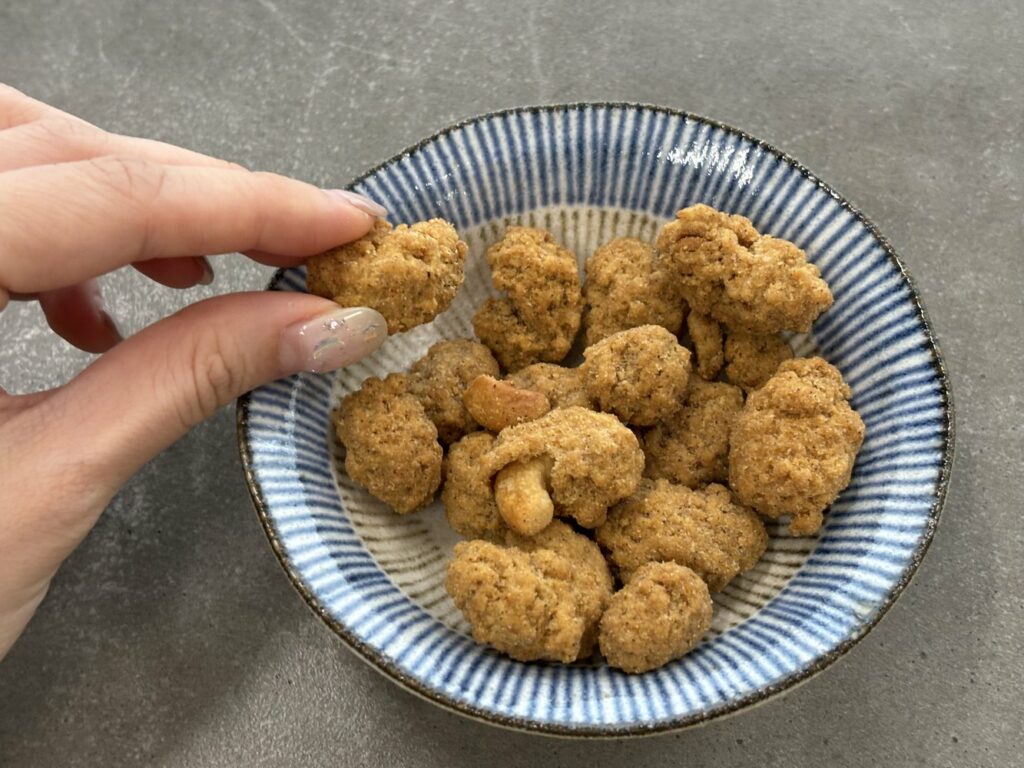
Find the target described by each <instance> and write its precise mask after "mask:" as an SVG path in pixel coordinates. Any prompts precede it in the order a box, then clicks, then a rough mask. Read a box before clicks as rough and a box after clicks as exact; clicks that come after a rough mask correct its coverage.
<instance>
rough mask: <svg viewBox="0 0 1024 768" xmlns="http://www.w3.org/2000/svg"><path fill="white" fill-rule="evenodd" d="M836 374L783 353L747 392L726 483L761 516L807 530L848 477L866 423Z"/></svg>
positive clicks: (816, 525)
mask: <svg viewBox="0 0 1024 768" xmlns="http://www.w3.org/2000/svg"><path fill="white" fill-rule="evenodd" d="M849 398H850V388H849V386H847V384H846V382H844V381H843V377H842V374H840V373H839V371H838V370H836V369H835V368H834V367H833V366H831V365H829V364H828V363H827V362H825V361H824V360H822V359H821V358H820V357H809V358H797V359H794V360H786V361H784V362H783V363H782V364H781V365H779V368H778V370H777V371H776V373H775V375H774V376H772V377H771V378H770V379H768V381H767V382H766V383H765V384H764V385H763V386H762V387H761V388H760V389H756V390H754V391H753V392H751V393H750V396H749V397H748V398H747V403H746V405H744V406H743V410H742V411H741V412H740V414H739V416H737V417H736V421H735V422H734V423H733V427H732V432H731V434H730V437H729V441H730V445H731V448H730V452H729V485H730V486H731V487H732V489H733V491H734V492H735V493H736V496H737V498H738V499H739V501H740V502H742V503H743V504H747V505H749V506H751V507H753V508H754V509H756V510H757V511H758V512H760V513H761V514H762V515H764V516H765V517H771V518H778V517H781V516H783V515H791V516H792V517H791V519H790V523H789V530H790V533H792V534H794V535H797V536H809V535H812V534H815V533H817V532H818V530H819V529H820V528H821V524H822V520H823V516H822V512H824V510H825V508H826V507H827V506H828V505H829V504H831V503H832V502H833V501H834V500H835V498H836V496H838V495H839V492H840V491H841V490H843V488H845V487H846V486H847V485H849V483H850V474H851V473H852V472H853V463H854V461H855V460H856V458H857V451H859V450H860V446H861V443H863V442H864V422H863V421H861V418H860V416H858V415H857V412H856V411H854V410H853V409H852V408H851V407H850V404H849V402H848V400H849Z"/></svg>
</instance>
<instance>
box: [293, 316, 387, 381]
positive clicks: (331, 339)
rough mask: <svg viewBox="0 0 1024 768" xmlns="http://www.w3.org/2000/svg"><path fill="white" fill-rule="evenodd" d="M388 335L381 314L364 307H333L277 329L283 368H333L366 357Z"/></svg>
mask: <svg viewBox="0 0 1024 768" xmlns="http://www.w3.org/2000/svg"><path fill="white" fill-rule="evenodd" d="M387 335H388V324H387V322H386V321H385V320H384V317H383V316H382V315H381V314H380V313H379V312H377V311H376V310H374V309H369V308H368V307H352V308H349V309H334V310H329V311H328V312H325V313H324V314H322V315H317V316H316V317H313V318H310V319H309V320H305V321H303V322H301V323H296V324H294V325H291V326H289V327H287V328H285V329H284V331H282V332H281V367H282V369H283V370H285V371H289V372H291V371H315V372H321V371H333V370H334V369H335V368H341V367H343V366H346V365H348V364H349V363H354V362H355V361H356V360H360V359H362V358H364V357H366V356H367V355H368V354H370V353H371V352H373V351H374V350H375V349H377V347H379V346H380V345H381V344H382V343H383V341H384V339H386V338H387Z"/></svg>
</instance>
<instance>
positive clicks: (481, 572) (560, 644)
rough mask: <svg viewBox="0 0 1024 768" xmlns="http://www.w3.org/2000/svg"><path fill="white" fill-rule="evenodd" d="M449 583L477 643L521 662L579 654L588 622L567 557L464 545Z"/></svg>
mask: <svg viewBox="0 0 1024 768" xmlns="http://www.w3.org/2000/svg"><path fill="white" fill-rule="evenodd" d="M444 585H445V589H447V590H448V594H449V595H451V597H452V600H453V601H454V603H455V605H456V607H458V609H459V610H460V611H462V614H463V615H464V616H465V617H466V620H467V621H468V622H469V623H470V625H471V626H472V627H473V639H474V640H476V641H477V642H478V643H486V644H488V645H491V646H494V647H495V648H496V649H497V650H499V651H501V652H502V653H505V654H508V655H509V656H511V657H512V658H513V659H518V660H519V661H533V660H535V659H546V660H550V661H561V662H566V663H568V662H570V661H574V660H575V659H576V658H577V657H578V656H579V655H580V642H581V641H582V639H583V634H584V632H586V630H587V622H586V619H585V617H584V616H583V614H582V613H581V610H580V600H579V598H578V594H577V590H576V589H575V588H574V586H573V564H572V563H571V562H570V561H569V560H568V559H567V558H565V557H563V556H562V555H560V554H557V553H556V552H553V551H551V550H550V549H538V550H536V551H534V552H524V551H523V550H520V549H516V548H514V547H501V546H497V545H495V544H491V543H490V542H487V541H463V542H459V543H458V544H456V545H455V558H454V559H453V560H452V561H451V562H450V563H449V564H448V575H447V578H445V582H444Z"/></svg>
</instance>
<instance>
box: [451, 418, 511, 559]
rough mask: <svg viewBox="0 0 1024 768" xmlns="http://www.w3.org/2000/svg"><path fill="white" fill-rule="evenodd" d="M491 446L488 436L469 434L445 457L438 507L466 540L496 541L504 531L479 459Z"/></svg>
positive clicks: (483, 433)
mask: <svg viewBox="0 0 1024 768" xmlns="http://www.w3.org/2000/svg"><path fill="white" fill-rule="evenodd" d="M492 445H494V437H493V436H492V435H490V434H489V433H487V432H472V433H470V434H468V435H466V436H465V437H464V438H462V439H461V440H459V441H458V442H457V443H454V444H453V445H452V446H451V447H450V448H449V449H448V455H447V456H446V457H445V469H446V472H445V478H444V487H443V488H442V489H441V503H442V504H443V505H444V511H445V515H446V516H447V517H448V524H449V525H451V527H452V528H454V529H455V532H456V533H458V534H459V535H461V536H464V537H465V538H467V539H488V540H492V541H497V540H499V539H500V538H501V537H502V536H503V535H504V532H505V530H506V528H505V523H504V521H502V519H501V515H500V514H498V505H497V504H496V503H495V501H494V489H493V488H492V487H491V478H490V477H489V476H487V475H486V474H484V472H483V470H482V468H481V464H480V459H481V458H482V457H483V455H484V454H485V453H487V451H489V450H490V449H491V446H492Z"/></svg>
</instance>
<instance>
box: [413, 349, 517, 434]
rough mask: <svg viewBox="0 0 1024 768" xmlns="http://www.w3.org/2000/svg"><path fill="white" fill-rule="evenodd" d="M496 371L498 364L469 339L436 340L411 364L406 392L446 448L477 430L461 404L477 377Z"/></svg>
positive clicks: (492, 373)
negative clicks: (415, 400)
mask: <svg viewBox="0 0 1024 768" xmlns="http://www.w3.org/2000/svg"><path fill="white" fill-rule="evenodd" d="M498 372H499V368H498V361H497V360H495V359H494V356H493V355H492V354H491V351H490V350H489V349H488V348H487V347H485V346H484V345H483V344H480V343H479V342H476V341H472V340H470V339H455V340H454V341H439V342H437V343H435V344H434V345H433V346H431V347H430V349H429V350H428V351H427V354H426V355H424V356H423V357H421V358H420V359H419V360H417V361H416V362H415V363H413V365H412V370H411V371H410V372H409V380H410V384H409V391H410V392H411V393H412V394H413V395H414V396H415V397H416V399H417V400H419V401H420V405H422V406H423V410H424V411H426V412H427V417H428V418H429V419H430V420H431V421H432V422H434V426H436V427H437V434H438V436H439V437H440V438H441V442H442V443H445V444H446V445H448V444H451V443H454V442H455V441H456V440H458V439H459V438H460V437H462V436H463V435H465V434H466V433H467V432H472V431H473V430H475V429H476V428H477V427H476V421H475V420H474V419H473V417H472V416H471V415H470V413H469V411H467V410H466V408H465V406H464V405H463V404H462V395H463V394H464V393H465V391H466V387H468V386H469V383H470V382H471V381H473V379H475V378H476V377H477V376H480V375H490V376H497V375H498Z"/></svg>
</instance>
